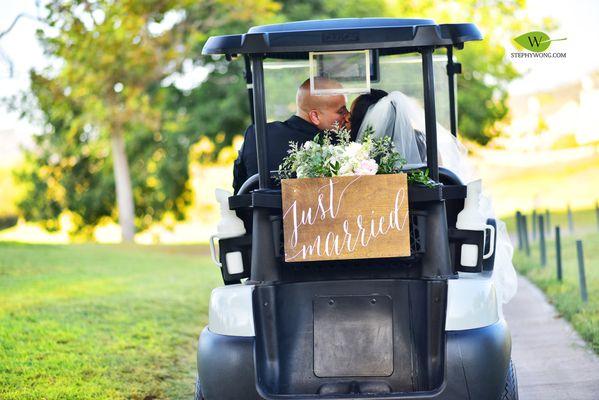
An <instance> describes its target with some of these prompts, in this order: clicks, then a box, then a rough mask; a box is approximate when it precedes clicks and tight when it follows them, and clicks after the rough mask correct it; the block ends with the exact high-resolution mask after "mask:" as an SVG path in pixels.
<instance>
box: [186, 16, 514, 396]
mask: <svg viewBox="0 0 599 400" xmlns="http://www.w3.org/2000/svg"><path fill="white" fill-rule="evenodd" d="M481 39H482V35H481V34H480V32H479V30H478V29H477V28H476V26H474V25H473V24H441V25H438V24H436V23H435V22H434V21H432V20H428V19H386V18H366V19H336V20H322V21H304V22H291V23H284V24H277V25H267V26H258V27H253V28H251V29H250V30H249V31H248V32H247V33H245V34H239V35H227V36H217V37H211V38H210V39H209V40H208V42H207V43H206V45H205V47H204V50H203V53H204V54H207V55H224V56H225V57H226V58H227V59H228V60H230V61H232V60H236V59H238V58H239V59H240V61H243V62H245V79H246V81H247V88H248V94H249V101H250V104H251V107H250V108H251V109H252V120H253V123H254V126H255V133H256V143H257V154H258V170H259V173H258V174H256V175H255V176H254V177H251V178H250V179H248V181H247V182H246V183H245V184H244V185H243V187H242V188H241V190H240V191H239V192H238V194H237V195H235V196H231V197H230V198H229V207H230V209H231V210H239V211H245V212H251V215H252V221H253V223H252V231H251V233H249V234H246V235H242V236H236V237H223V238H221V239H220V240H219V255H220V262H219V266H220V267H221V273H222V276H223V280H224V283H225V285H224V286H223V287H219V288H216V289H215V290H214V291H213V292H212V295H211V299H210V310H209V325H208V326H207V327H206V328H205V329H204V330H203V331H202V333H201V335H200V339H199V349H198V381H197V385H196V399H207V400H242V399H269V400H270V399H273V400H274V399H473V400H484V399H489V400H497V399H517V397H518V395H517V385H516V376H515V371H514V369H513V365H512V363H511V359H510V354H511V339H510V333H509V330H508V327H507V325H506V323H505V320H504V319H503V315H502V310H501V301H500V300H498V298H497V296H496V288H495V287H494V284H493V282H492V280H491V276H492V273H493V268H494V264H495V260H494V256H491V257H484V258H483V253H492V250H491V251H490V252H487V251H486V249H492V248H493V243H490V241H491V240H495V238H494V237H490V238H489V237H488V236H485V235H484V234H483V233H482V232H480V231H474V230H461V229H457V228H456V218H457V214H458V213H459V212H460V211H461V210H462V209H463V208H464V199H465V198H466V186H464V185H463V183H462V182H461V181H460V179H459V177H458V176H457V175H456V174H455V173H454V172H453V171H451V170H448V169H445V168H440V167H439V163H438V153H437V123H440V124H442V125H445V126H447V128H448V129H449V130H450V131H451V133H452V134H453V135H456V112H457V111H456V100H455V80H454V77H455V74H458V73H460V72H461V66H460V64H459V63H457V62H455V61H454V54H453V53H454V49H461V48H463V46H464V43H465V42H468V41H473V40H481ZM351 51H357V52H360V51H361V52H366V53H367V54H368V57H367V58H366V60H368V61H367V62H368V63H369V65H368V69H367V71H368V73H369V77H368V78H369V81H370V84H371V85H372V87H377V88H382V89H387V90H389V89H397V90H402V91H403V92H404V93H408V94H410V95H411V96H413V97H416V98H420V99H421V103H422V105H423V108H424V111H425V122H426V132H425V134H426V152H427V153H426V154H427V158H426V160H427V165H426V168H428V170H429V173H430V178H431V179H432V180H433V181H434V182H435V183H434V185H432V187H425V186H410V187H409V223H410V251H411V254H410V256H409V257H397V258H379V259H376V258H374V259H372V258H371V259H364V260H351V262H348V261H342V260H341V261H330V262H299V263H287V262H285V259H284V257H283V249H282V247H283V243H284V242H283V238H282V236H283V226H282V216H281V207H282V200H281V190H280V187H279V186H278V183H277V181H276V179H273V177H272V173H271V171H269V170H268V167H267V165H268V163H267V159H266V158H267V149H268V146H269V143H268V142H267V140H266V137H267V136H266V132H265V130H266V123H267V120H276V119H282V118H285V117H287V116H288V114H290V110H291V108H292V107H289V105H290V104H291V105H292V104H293V101H294V99H293V96H294V93H295V88H297V85H298V84H299V83H301V82H302V81H303V79H305V78H306V77H307V76H308V75H309V74H310V69H309V65H308V61H307V60H309V59H311V58H312V55H313V54H316V53H329V54H330V53H331V52H351ZM271 93H272V96H271ZM462 112H465V113H467V112H468V110H462ZM487 222H488V223H489V224H492V225H493V224H494V220H492V219H489V220H488V221H487ZM464 244H475V245H477V246H478V249H479V250H478V260H477V262H476V265H475V266H470V267H464V266H462V265H461V263H460V249H461V246H462V245H464ZM229 254H236V255H238V256H239V259H240V260H241V261H242V265H243V268H242V269H241V270H240V269H239V268H230V266H229V265H228V263H229V262H230V260H232V258H229V257H228V255H229ZM333 332H334V335H333Z"/></svg>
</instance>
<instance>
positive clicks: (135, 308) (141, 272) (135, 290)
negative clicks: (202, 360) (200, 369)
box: [0, 243, 221, 400]
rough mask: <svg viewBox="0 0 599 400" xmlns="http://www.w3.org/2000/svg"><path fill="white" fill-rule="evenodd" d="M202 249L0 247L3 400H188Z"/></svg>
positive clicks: (207, 274)
mask: <svg viewBox="0 0 599 400" xmlns="http://www.w3.org/2000/svg"><path fill="white" fill-rule="evenodd" d="M205 250H206V249H203V250H202V249H201V248H197V247H196V246H179V247H176V248H175V247H163V246H157V247H154V246H144V247H135V246H129V247H122V246H99V245H71V246H52V245H21V244H11V243H0V275H1V276H2V280H1V281H0V348H1V349H2V351H0V398H2V399H4V400H9V399H11V400H12V399H14V400H38V399H48V400H58V399H61V400H62V399H73V400H75V399H110V400H121V399H122V400H124V399H136V400H142V399H191V398H193V390H194V380H195V376H196V372H195V370H196V361H195V354H196V349H197V337H198V334H199V332H200V330H201V329H202V327H203V326H204V325H205V324H206V323H207V322H208V295H209V294H210V291H211V290H212V289H213V288H214V287H215V286H217V285H219V284H220V283H221V280H220V275H219V273H218V271H217V270H216V269H215V268H214V266H213V265H211V263H210V261H209V258H207V257H205V256H204V254H206V253H205ZM169 253H170V254H169ZM165 266H168V267H165Z"/></svg>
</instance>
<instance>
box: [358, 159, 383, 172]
mask: <svg viewBox="0 0 599 400" xmlns="http://www.w3.org/2000/svg"><path fill="white" fill-rule="evenodd" d="M378 170H379V165H378V164H377V163H376V161H374V160H373V159H368V160H362V161H360V165H359V166H358V168H356V171H355V172H356V175H376V172H377V171H378Z"/></svg>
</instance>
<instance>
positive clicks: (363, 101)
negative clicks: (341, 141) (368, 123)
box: [349, 89, 388, 141]
mask: <svg viewBox="0 0 599 400" xmlns="http://www.w3.org/2000/svg"><path fill="white" fill-rule="evenodd" d="M387 95H388V93H387V92H385V91H384V90H379V89H371V90H370V93H367V94H362V95H360V96H358V97H356V99H355V100H354V101H353V103H352V105H351V117H350V119H349V122H350V123H351V130H350V135H351V140H352V141H355V140H356V139H357V137H358V132H359V131H360V126H361V125H362V121H364V117H365V116H366V112H367V111H368V108H369V107H370V106H371V105H373V104H376V102H378V101H379V100H380V99H382V98H383V97H385V96H387Z"/></svg>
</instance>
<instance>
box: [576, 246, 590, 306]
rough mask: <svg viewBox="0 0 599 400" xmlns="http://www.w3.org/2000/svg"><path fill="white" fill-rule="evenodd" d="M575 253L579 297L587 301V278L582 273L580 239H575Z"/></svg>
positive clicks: (582, 263) (582, 262)
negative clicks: (576, 257)
mask: <svg viewBox="0 0 599 400" xmlns="http://www.w3.org/2000/svg"><path fill="white" fill-rule="evenodd" d="M576 253H577V255H578V282H579V283H580V297H581V298H582V301H584V302H585V303H588V301H589V294H588V292H587V280H586V276H585V273H584V253H583V250H582V240H577V241H576Z"/></svg>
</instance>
